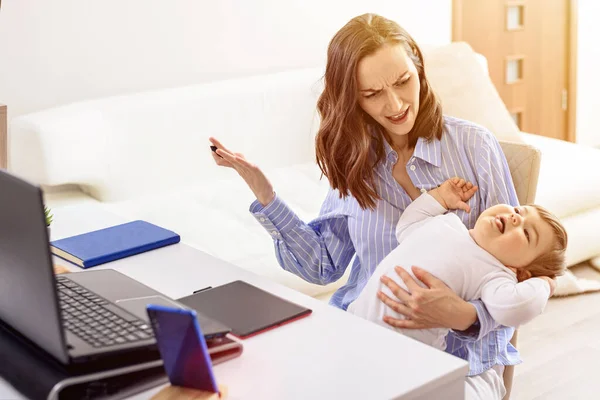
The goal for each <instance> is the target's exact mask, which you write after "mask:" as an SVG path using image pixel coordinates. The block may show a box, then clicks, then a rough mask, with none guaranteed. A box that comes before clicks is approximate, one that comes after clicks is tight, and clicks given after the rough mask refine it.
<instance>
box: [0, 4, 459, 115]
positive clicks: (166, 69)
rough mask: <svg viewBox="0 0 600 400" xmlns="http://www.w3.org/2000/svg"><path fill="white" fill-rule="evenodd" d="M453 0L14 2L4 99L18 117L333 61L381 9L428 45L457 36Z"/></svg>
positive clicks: (7, 27) (2, 32) (0, 65)
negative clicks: (349, 31)
mask: <svg viewBox="0 0 600 400" xmlns="http://www.w3.org/2000/svg"><path fill="white" fill-rule="evenodd" d="M451 8H452V7H451V0H428V1H426V2H425V1H417V0H412V1H411V0H5V1H3V2H2V10H1V11H0V103H5V104H7V105H8V106H9V115H10V117H14V116H17V115H20V114H23V113H28V112H32V111H36V110H40V109H44V108H47V107H51V106H55V105H60V104H65V103H69V102H73V101H77V100H82V99H88V98H94V97H101V96H106V95H113V94H121V93H127V92H133V91H139V90H144V89H155V88H164V87H173V86H180V85H186V84H190V83H198V82H202V81H208V80H215V79H223V78H227V77H232V76H241V75H249V74H254V73H258V72H266V71H275V70H281V69H284V68H289V67H305V66H315V65H320V64H322V63H324V60H325V54H326V49H327V44H328V42H329V40H330V39H331V37H332V36H333V34H334V33H335V32H336V31H337V30H338V29H339V28H341V27H342V26H343V25H344V24H345V23H346V22H347V21H348V20H349V19H350V18H352V17H354V16H356V15H359V14H362V13H364V12H376V13H378V14H381V15H384V16H386V17H388V18H391V19H394V20H396V21H397V22H399V23H400V24H401V25H403V26H404V27H405V28H406V29H407V30H408V31H409V32H410V33H411V34H412V35H413V36H414V37H415V39H416V40H417V42H419V43H421V44H443V43H448V42H450V39H451Z"/></svg>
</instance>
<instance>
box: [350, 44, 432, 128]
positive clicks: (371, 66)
mask: <svg viewBox="0 0 600 400" xmlns="http://www.w3.org/2000/svg"><path fill="white" fill-rule="evenodd" d="M420 89H421V85H420V82H419V74H418V72H417V67H416V66H415V64H414V63H413V62H412V60H411V59H410V57H408V55H407V54H406V50H404V46H403V45H401V44H386V45H384V46H383V47H381V48H380V49H379V50H377V52H375V53H374V54H373V55H370V56H367V57H365V58H363V59H362V60H361V61H360V62H359V63H358V90H359V93H358V98H359V104H360V106H361V108H362V109H363V110H364V111H365V112H366V113H367V114H369V115H370V116H371V118H373V119H374V120H375V121H377V122H378V123H379V124H380V125H381V126H382V127H383V128H384V129H385V130H386V131H387V132H388V133H389V134H390V136H391V137H392V139H394V137H398V136H404V135H406V134H408V133H409V132H410V131H411V129H412V128H413V126H414V125H415V120H416V118H417V114H418V112H419V91H420Z"/></svg>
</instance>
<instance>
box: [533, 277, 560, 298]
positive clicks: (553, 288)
mask: <svg viewBox="0 0 600 400" xmlns="http://www.w3.org/2000/svg"><path fill="white" fill-rule="evenodd" d="M537 278H541V279H543V280H545V281H546V282H548V284H549V285H550V296H548V297H552V296H553V295H554V291H556V281H555V280H554V279H552V278H549V277H547V276H538V277H537Z"/></svg>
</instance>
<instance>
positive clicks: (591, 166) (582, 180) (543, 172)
mask: <svg viewBox="0 0 600 400" xmlns="http://www.w3.org/2000/svg"><path fill="white" fill-rule="evenodd" d="M522 136H523V138H524V140H525V141H526V142H527V143H529V144H531V145H533V146H535V147H537V148H538V149H541V150H542V161H541V165H540V176H539V179H538V190H537V196H536V199H535V202H536V203H539V204H540V205H541V206H543V207H546V208H548V209H549V210H550V211H552V212H553V213H555V214H556V215H557V216H558V217H559V218H565V217H569V216H572V215H575V214H578V213H581V212H582V211H586V210H590V209H593V208H597V207H598V205H600V174H599V173H598V171H600V149H596V148H593V147H588V146H583V145H579V144H575V143H570V142H565V141H562V140H558V139H552V138H548V137H544V136H539V135H534V134H529V133H523V134H522Z"/></svg>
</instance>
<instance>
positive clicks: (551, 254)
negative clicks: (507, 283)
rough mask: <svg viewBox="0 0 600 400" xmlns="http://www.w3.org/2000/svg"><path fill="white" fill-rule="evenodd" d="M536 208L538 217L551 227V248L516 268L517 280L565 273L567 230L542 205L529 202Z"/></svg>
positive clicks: (551, 276)
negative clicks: (552, 235) (520, 267)
mask: <svg viewBox="0 0 600 400" xmlns="http://www.w3.org/2000/svg"><path fill="white" fill-rule="evenodd" d="M529 206H530V207H533V208H535V209H536V210H537V212H538V214H539V215H540V218H542V220H543V221H544V222H546V223H548V224H550V226H551V227H552V231H553V233H554V240H553V243H552V248H551V249H550V250H549V251H547V252H545V253H542V254H541V255H540V256H539V257H538V258H536V259H535V260H533V261H532V262H531V264H529V265H528V266H526V267H524V268H522V269H520V270H518V271H519V272H520V273H517V278H518V279H519V281H522V280H524V279H527V278H530V277H534V276H547V277H550V278H556V277H557V276H560V275H562V274H564V273H565V250H566V249H567V231H565V228H564V227H563V225H562V224H561V223H560V221H559V220H558V218H557V217H556V216H555V215H554V214H552V213H551V212H550V211H548V210H546V209H545V208H544V207H541V206H538V205H536V204H529Z"/></svg>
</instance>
